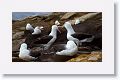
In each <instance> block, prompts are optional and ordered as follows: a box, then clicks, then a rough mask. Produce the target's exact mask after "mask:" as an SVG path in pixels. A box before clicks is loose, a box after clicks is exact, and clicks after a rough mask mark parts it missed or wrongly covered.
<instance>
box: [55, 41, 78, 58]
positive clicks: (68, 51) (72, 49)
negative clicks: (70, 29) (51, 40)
mask: <svg viewBox="0 0 120 80" xmlns="http://www.w3.org/2000/svg"><path fill="white" fill-rule="evenodd" d="M77 51H78V47H77V45H76V44H75V43H74V41H68V42H67V44H66V46H65V50H62V51H60V52H56V54H57V55H66V56H73V55H75V54H76V53H77Z"/></svg>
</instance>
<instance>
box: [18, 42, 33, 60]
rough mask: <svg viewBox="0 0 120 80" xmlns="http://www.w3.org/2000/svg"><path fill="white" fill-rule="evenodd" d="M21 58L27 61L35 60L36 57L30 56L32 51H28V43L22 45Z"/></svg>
mask: <svg viewBox="0 0 120 80" xmlns="http://www.w3.org/2000/svg"><path fill="white" fill-rule="evenodd" d="M19 58H21V59H23V60H27V61H29V60H34V59H35V57H32V56H30V51H29V50H28V49H27V44H26V43H23V44H21V47H20V53H19Z"/></svg>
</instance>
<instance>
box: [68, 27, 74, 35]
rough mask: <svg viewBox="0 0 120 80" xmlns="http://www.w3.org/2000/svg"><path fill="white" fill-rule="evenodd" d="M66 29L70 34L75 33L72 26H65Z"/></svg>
mask: <svg viewBox="0 0 120 80" xmlns="http://www.w3.org/2000/svg"><path fill="white" fill-rule="evenodd" d="M66 29H67V34H70V35H71V34H74V33H75V31H74V30H73V28H72V26H69V27H66Z"/></svg>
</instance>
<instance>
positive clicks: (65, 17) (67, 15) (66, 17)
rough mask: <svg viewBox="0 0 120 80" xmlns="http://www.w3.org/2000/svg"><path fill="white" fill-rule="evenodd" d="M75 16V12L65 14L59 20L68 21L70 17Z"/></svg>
mask: <svg viewBox="0 0 120 80" xmlns="http://www.w3.org/2000/svg"><path fill="white" fill-rule="evenodd" d="M75 14H76V12H67V13H66V14H65V15H63V17H62V18H61V20H65V19H69V18H70V17H72V16H73V15H75Z"/></svg>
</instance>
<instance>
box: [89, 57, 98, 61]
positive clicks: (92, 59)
mask: <svg viewBox="0 0 120 80" xmlns="http://www.w3.org/2000/svg"><path fill="white" fill-rule="evenodd" d="M88 60H89V61H97V60H98V58H97V57H95V56H90V57H89V58H88Z"/></svg>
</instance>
